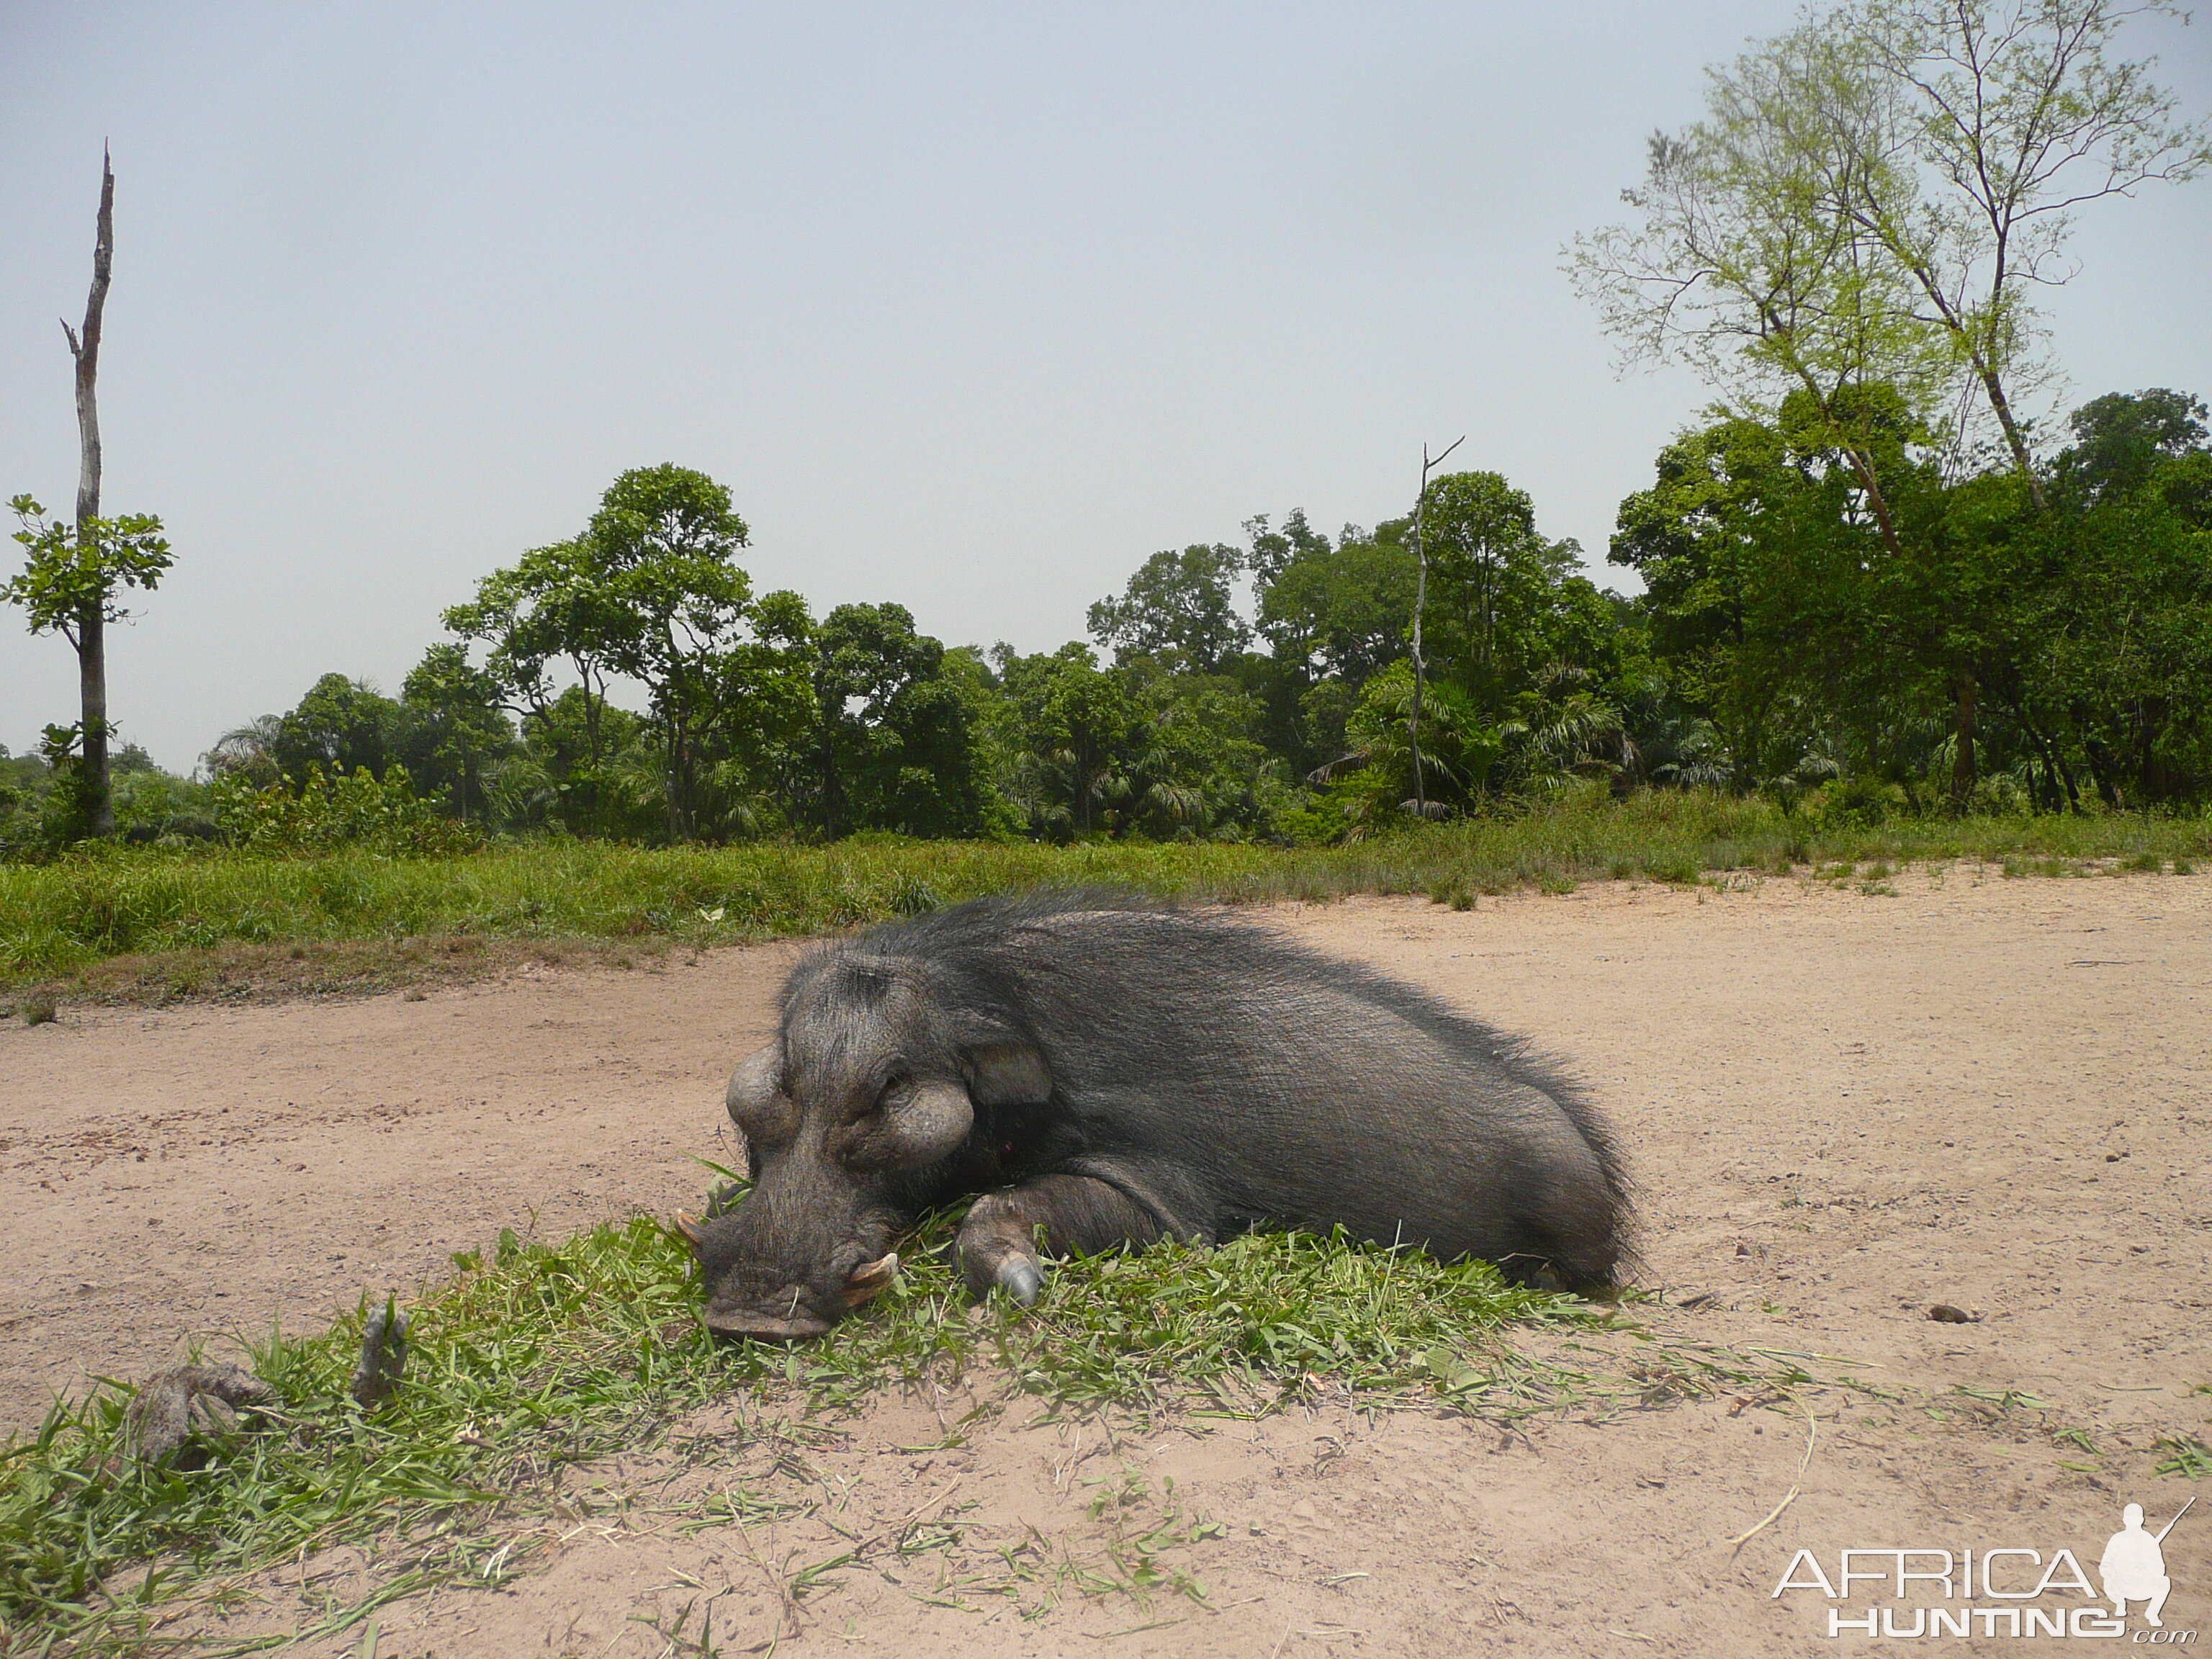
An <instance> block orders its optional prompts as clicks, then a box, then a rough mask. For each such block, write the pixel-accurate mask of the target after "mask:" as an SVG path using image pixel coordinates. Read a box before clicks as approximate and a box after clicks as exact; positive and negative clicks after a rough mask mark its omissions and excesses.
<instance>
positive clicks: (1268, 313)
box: [0, 0, 2212, 769]
mask: <svg viewBox="0 0 2212 1659" xmlns="http://www.w3.org/2000/svg"><path fill="white" fill-rule="evenodd" d="M1789 17H1790V8H1789V7H1788V6H1786V5H1782V4H1773V3H1752V0H1734V3H1707V4H1697V5H1689V4H1674V5H1666V6H1659V5H1550V6H1534V5H1460V6H1449V7H1448V6H1418V5H1405V6H1396V7H1389V8H1383V7H1377V6H1375V5H1361V6H1349V5H1346V6H1338V7H1294V6H1287V5H1279V4H1278V5H1269V6H1265V7H1260V6H1254V7H1243V8H1237V7H1230V6H1225V5H1207V6H1189V5H1177V6H1155V7H1139V6H1134V5H1128V4H1121V5H1115V6H1111V7H1096V8H1090V9H1074V8H1048V7H1043V6H1037V5H1023V6H1014V5H1007V6H1004V7H996V8H992V7H977V6H945V5H933V6H927V7H921V6H915V7H904V8H895V7H889V6H883V7H871V8H851V7H844V8H833V7H823V6H782V7H775V8H768V7H753V8H744V7H734V6H713V7H708V6H700V7H692V8H687V7H680V6H672V5H666V6H653V7H622V8H612V7H608V8H601V9H563V8H556V7H550V6H544V5H532V6H518V7H513V8H511V9H497V8H494V7H489V6H487V7H477V8H469V9H465V10H464V9H457V8H452V7H448V6H436V7H431V6H416V7H408V6H399V5H383V6H378V7H374V8H368V7H362V8H344V7H339V6H334V5H333V6H290V7H280V6H273V5H272V6H266V7H249V6H196V7H182V6H172V5H143V6H131V5H118V4H97V3H94V4H63V3H58V0H48V3H45V4H40V5H24V4H7V5H0V64H4V65H5V73H6V79H5V83H4V84H5V88H6V90H5V93H4V94H3V95H0V225H4V227H5V228H6V249H7V253H6V258H5V260H4V263H0V495H7V494H12V493H13V492H15V491H17V490H29V491H31V492H33V494H35V495H38V496H39V497H40V499H41V500H42V501H45V502H46V505H47V506H48V507H50V508H54V509H56V510H58V511H64V512H65V511H67V510H68V508H69V506H70V502H71V501H73V499H74V496H75V490H76V428H75V423H74V417H73V414H72V410H71V406H70V392H69V385H70V380H69V374H70V365H69V356H68V352H67V349H66V347H65V346H64V343H63V341H62V337H61V331H60V329H59V328H58V326H57V325H56V319H57V318H58V317H62V316H68V317H70V318H71V319H75V318H76V316H77V315H79V314H80V313H82V308H83V305H84V290H85V284H86V281H87V278H88V275H89V270H90V260H91V244H92V218H93V209H94V204H95V200H96V196H97V190H98V178H99V157H100V143H101V140H102V139H103V138H106V139H108V140H110V141H112V144H113V147H114V154H115V165H116V173H117V179H118V185H117V207H116V224H117V230H116V238H117V254H116V266H115V286H114V292H113V295H112V299H111V301H110V303H109V307H108V335H107V343H106V349H105V355H104V357H103V361H102V366H101V377H100V380H101V412H102V422H103V427H104V429H105V434H106V442H107V473H106V480H107V482H106V507H107V509H108V510H109V511H110V512H117V511H125V510H132V509H143V510H149V511H155V512H159V513H161V514H162V515H163V517H164V518H165V519H166V520H167V523H168V526H169V530H170V533H171V537H172V539H173V542H174V544H175V545H176V548H177V551H178V556H179V557H178V566H177V568H176V570H175V571H174V572H173V574H172V578H171V580H170V581H169V583H168V584H167V586H164V588H163V589H162V590H161V592H159V593H157V594H155V595H154V596H153V597H152V598H151V599H148V600H146V601H145V602H144V603H143V605H142V606H141V607H140V611H141V615H140V617H139V619H138V620H137V622H136V623H134V624H133V625H132V626H131V628H129V629H125V630H122V631H121V632H119V633H118V635H116V636H114V638H113V642H112V646H111V653H112V708H113V709H114V711H115V714H116V717H117V718H118V720H119V722H120V724H121V726H122V730H123V734H124V736H125V738H131V739H135V740H137V741H139V742H143V744H146V745H147V747H148V748H149V749H150V750H152V751H153V753H154V755H155V757H156V758H157V759H158V760H160V761H161V763H163V764H165V765H167V766H170V767H172V768H177V769H189V768H190V767H191V764H192V763H193V762H194V761H195V759H196V758H197V756H198V754H199V753H200V751H201V750H204V749H205V748H206V747H207V746H208V744H210V742H211V741H212V740H213V738H215V737H216V734H217V733H218V732H220V731H222V729H223V728H224V727H226V726H231V725H234V724H236V723H238V722H240V721H242V720H246V719H248V718H250V717H252V715H255V714H263V713H266V712H271V711H276V710H280V709H283V708H288V707H289V706H290V705H291V704H292V703H293V702H295V701H296V700H297V699H298V697H299V696H300V694H301V692H302V691H303V690H306V689H307V686H308V685H309V684H311V683H312V682H313V679H314V678H315V677H316V676H318V675H319V674H321V673H324V672H325V671H331V670H337V671H343V672H345V673H347V674H352V675H362V676H366V677H368V678H371V679H373V680H374V681H376V682H378V683H380V684H382V685H383V686H384V687H385V688H386V690H395V691H396V690H397V689H398V682H399V680H400V678H402V677H403V676H404V674H405V672H406V671H407V669H408V668H409V667H410V665H412V664H413V663H414V662H415V661H416V659H417V658H418V657H419V656H420V655H421V653H422V649H423V647H425V646H426V645H427V644H428V643H429V642H430V641H432V640H433V639H435V638H436V637H438V633H439V630H438V623H437V617H438V612H439V611H440V610H441V608H442V607H443V606H445V605H449V604H452V603H453V602H454V601H456V600H458V599H463V598H465V597H466V596H467V595H468V593H469V592H470V591H471V586H472V584H473V582H474V580H475V579H476V578H477V577H478V576H480V575H481V574H483V573H484V572H485V571H487V570H489V569H490V568H493V567H494V566H495V565H496V564H499V563H501V562H507V561H510V560H512V559H513V557H514V556H516V555H517V554H519V553H520V552H521V551H522V550H524V549H526V548H527V547H531V546H534V545H538V544H543V543H544V542H547V541H550V540H553V539H556V538H559V537H562V536H564V535H567V534H570V533H572V532H574V531H575V530H577V529H578V528H580V526H582V524H583V522H584V520H585V519H586V516H587V515H588V514H589V513H590V510H591V508H592V504H593V502H594V501H596V499H597V497H598V495H599V491H600V490H602V489H605V486H606V484H607V483H608V482H609V481H610V480H611V478H612V477H614V475H615V474H616V473H617V471H621V470H622V469H623V468H624V467H627V466H632V465H644V464H648V463H653V462H658V461H662V460H674V461H678V462H681V463H684V464H685V465H692V466H697V467H701V468H703V469H705V470H706V471H709V472H711V473H713V474H714V476H715V477H718V478H720V479H721V480H722V481H723V482H724V483H727V484H728V485H729V486H730V487H731V489H732V490H733V491H734V492H735V495H736V498H737V501H738V507H739V509H740V510H741V511H742V512H743V513H744V514H745V516H746V518H747V519H748V520H750V523H751V525H752V527H753V539H754V548H753V550H752V552H751V554H750V557H749V558H748V559H747V560H746V565H747V568H749V569H750V572H751V573H752V575H753V577H754V580H755V583H756V585H757V587H758V588H760V589H762V590H766V589H769V588H774V587H781V586H791V587H796V588H798V589H799V590H800V591H801V592H805V594H806V595H807V597H808V598H809V599H810V600H811V601H812V603H813V604H814V605H815V607H816V608H817V612H818V611H820V610H822V609H823V608H826V607H827V606H829V605H834V604H837V603H841V602H843V601H847V600H854V599H871V600H879V599H895V600H897V601H899V602H900V603H902V604H904V605H908V607H909V608H911V609H912V610H913V611H914V612H915V616H916V617H918V618H919V620H920V622H921V624H922V626H923V627H924V628H925V629H927V630H928V631H930V632H932V633H934V634H937V635H939V636H940V637H942V638H944V639H945V640H946V641H948V642H949V643H955V644H957V643H964V642H975V643H980V644H988V643H990V642H991V641H994V640H997V639H1001V638H1003V639H1006V640H1010V641H1012V642H1013V643H1014V644H1016V645H1017V646H1018V647H1022V648H1024V649H1037V648H1043V647H1052V646H1055V645H1057V644H1059V643H1060V641H1064V640H1066V639H1070V638H1076V637H1080V636H1081V635H1082V629H1083V613H1084V609H1085V606H1086V605H1088V604H1089V603H1090V602H1091V600H1092V599H1097V597H1099V596H1100V595H1101V594H1103V593H1105V592H1109V591H1110V590H1113V589H1115V588H1118V587H1119V586H1120V585H1121V582H1122V581H1123V580H1125V579H1126V577H1127V574H1128V573H1129V572H1130V571H1131V570H1132V569H1133V568H1135V566H1136V565H1137V564H1138V563H1139V562H1140V561H1141V560H1142V559H1143V558H1144V557H1145V556H1146V555H1147V554H1148V553H1151V552H1152V551H1153V550H1157V549H1159V548H1163V547H1168V546H1170V545H1174V546H1180V545H1182V544H1184V543H1187V542H1191V541H1212V540H1217V539H1235V538H1237V535H1238V528H1237V527H1238V525H1239V523H1240V521H1241V520H1243V519H1245V518H1247V517H1249V515H1250V514H1252V513H1258V512H1265V513H1272V514H1275V515H1278V516H1279V515H1280V514H1281V513H1284V512H1285V511H1286V510H1287V509H1289V508H1291V507H1297V506H1303V507H1305V508H1306V510H1307V511H1308V513H1310V516H1311V517H1312V518H1313V520H1314V521H1315V522H1316V524H1318V525H1321V526H1323V527H1325V528H1328V529H1329V530H1332V531H1334V529H1335V528H1336V527H1337V526H1340V524H1342V523H1344V522H1345V521H1346V520H1354V521H1357V522H1359V523H1363V524H1367V523H1372V522H1373V521H1374V520H1376V519H1378V518H1383V517H1387V516H1389V515H1390V514H1392V513H1397V512H1401V511H1403V510H1405V509H1406V508H1407V507H1408V506H1410V504H1411V499H1412V495H1413V478H1414V474H1415V471H1417V469H1418V465H1419V450H1420V445H1421V442H1422V441H1423V440H1424V439H1428V440H1431V441H1438V442H1442V441H1449V440H1450V439H1452V438H1454V437H1456V436H1458V435H1460V434H1461V433H1462V432H1464V433H1467V434H1468V441H1467V446H1466V447H1465V448H1464V449H1462V451H1461V452H1460V454H1459V455H1458V456H1455V458H1454V464H1455V465H1458V464H1459V463H1460V462H1461V461H1462V460H1464V462H1465V463H1466V464H1468V465H1474V466H1484V467H1494V468H1496V469H1498V470H1499V471H1503V472H1504V473H1505V474H1507V476H1509V477H1511V478H1512V479H1513V480H1514V481H1515V482H1516V483H1519V484H1521V485H1522V486H1524V487H1525V488H1527V489H1529V490H1530V491H1531V492H1532V494H1533V495H1534V498H1535V502H1536V508H1537V514H1538V521H1539V523H1540V525H1541V526H1542V527H1543V529H1544V530H1545V531H1546V532H1547V533H1549V534H1551V535H1554V536H1561V535H1571V536H1574V537H1576V538H1578V539H1580V540H1581V541H1582V543H1583V545H1584V546H1585V547H1586V548H1587V549H1589V553H1590V556H1591V557H1592V558H1593V559H1594V560H1595V561H1597V562H1599V573H1598V574H1599V576H1600V580H1606V581H1610V582H1613V583H1615V584H1616V585H1618V582H1619V576H1618V573H1614V572H1611V571H1610V570H1608V569H1607V568H1605V567H1604V566H1603V564H1602V560H1603V556H1604V548H1605V544H1606V539H1607V534H1608V532H1609V531H1610V529H1611V526H1612V522H1613V508H1614V507H1615V505H1616V503H1617V502H1618V501H1619V500H1620V497H1621V495H1624V494H1626V492H1627V491H1629V490H1631V489H1637V488H1639V487H1641V486H1642V485H1643V484H1644V483H1646V482H1648V480H1649V477H1650V463H1651V459H1652V457H1653V455H1654V453H1656V450H1657V448H1658V447H1659V445H1660V444H1661V443H1662V441H1664V440H1665V439H1666V437H1667V436H1668V434H1669V433H1671V432H1672V431H1674V429H1675V428H1678V427H1679V426H1680V425H1681V424H1682V423H1683V422H1685V421H1686V420H1687V419H1689V418H1690V417H1691V416H1692V415H1693V414H1694V413H1695V411H1696V410H1697V409H1698V407H1699V404H1701V403H1702V402H1703V401H1704V398H1705V394H1704V393H1703V392H1702V391H1701V390H1700V388H1699V386H1697V385H1696V384H1695V383H1694V382H1692V380H1689V379H1688V378H1687V377H1686V376H1684V375H1680V374H1662V375H1657V376H1641V375H1639V376H1637V377H1634V378H1632V379H1630V380H1626V381H1620V380H1615V378H1614V377H1613V373H1612V370H1611V368H1610V355H1609V349H1608V346H1607V343H1606V342H1605V341H1604V340H1603V339H1602V338H1601V336H1600V335H1599V333H1598V331H1597V329H1596V326H1595V323H1594V321H1593V319H1591V317H1590V315H1589V313H1587V312H1586V311H1585V310H1584V309H1583V307H1581V306H1580V305H1579V303H1578V302H1577V301H1576V300H1575V299H1574V297H1573V296H1572V295H1571V293H1570V292H1569V290H1568V288H1567V284H1566V283H1565V279H1564V278H1563V277H1562V276H1560V275H1559V270H1558V263H1559V246H1560V244H1561V243H1562V242H1563V241H1565V240H1566V239H1567V238H1569V237H1570V236H1571V235H1572V234H1574V233H1575V232H1576V231H1577V230H1579V229H1584V228H1591V227H1593V226H1595V225H1597V224H1599V223H1601V222H1605V221H1606V220H1607V219H1608V218H1610V217H1612V216H1613V215H1614V211H1615V206H1616V192H1617V191H1619V190H1620V187H1621V186H1622V185H1626V184H1629V183H1632V182H1633V181H1634V179H1636V177H1637V175H1638V173H1639V172H1640V171H1641V167H1642V161H1643V140H1644V135H1645V134H1646V133H1648V132H1649V131H1650V130H1651V129H1652V128H1653V127H1655V126H1660V125H1667V126H1672V125H1679V124H1680V123H1681V122H1683V121H1684V120H1686V119H1687V118H1690V117H1691V116H1692V114H1693V113H1694V112H1695V110H1696V106H1697V100H1698V94H1699V69H1700V67H1701V66H1702V65H1703V64H1706V63H1708V62H1711V61H1713V60H1715V59H1717V58H1723V57H1726V56H1728V55H1729V54H1730V53H1732V52H1734V51H1735V49H1736V47H1737V46H1738V45H1739V44H1740V43H1741V40H1743V39H1744V37H1746V36H1747V35H1750V34H1756V33H1771V32H1772V31H1774V30H1776V29H1778V28H1779V27H1782V26H1784V24H1785V23H1786V22H1787V21H1789ZM2137 31H2138V33H2137V40H2138V45H2139V49H2140V48H2148V49H2150V50H2154V51H2157V52H2160V54H2161V55H2162V58H2163V60H2164V61H2163V67H2162V70H2161V75H2162V78H2163V79H2165V80H2166V82H2168V83H2169V84H2172V85H2174V86H2176V87H2177V88H2179V90H2180V91H2181V92H2182V94H2183V96H2184V100H2185V106H2186V107H2187V108H2188V109H2189V110H2190V111H2191V112H2203V110H2205V109H2206V108H2207V107H2212V28H2209V27H2207V26H2204V25H2200V26H2199V27H2197V28H2195V29H2191V30H2188V31H2183V30H2181V29H2180V28H2179V27H2177V26H2174V25H2172V24H2169V23H2166V22H2163V21H2152V22H2150V23H2148V24H2143V25H2139V26H2137ZM2075 251H2076V252H2077V254H2078V255H2079V257H2080V258H2081V262H2082V264H2083V267H2084V268H2083V271H2082V274H2081V276H2080V277H2079V278H2078V279H2077V280H2076V281H2075V283H2074V284H2073V285H2072V286H2071V287H2070V288H2069V289H2065V290H2063V292H2062V293H2061V294H2059V295H2057V296H2056V298H2055V300H2054V301H2053V302H2052V304H2051V313H2052V315H2053V318H2054V319H2055V321H2056V324H2057V344H2058V349H2059V354H2060V356H2061V359H2062V361H2063V364H2064V366H2065V368H2066V369H2067V371H2068V373H2069V376H2070V379H2071V382H2072V385H2073V386H2074V389H2075V392H2076V394H2077V396H2076V397H2075V398H2074V399H2073V400H2072V401H2079V400H2080V398H2086V397H2088V396H2092V395H2094V394H2096V393H2099V392H2106V391H2111V390H2135V389H2137V388H2139V387H2142V386H2152V385H2160V386H2177V387H2180V388H2183V389H2185V390H2190V391H2195V392H2203V393H2208V394H2212V331H2208V329H2207V327H2206V325H2205V317H2206V309H2207V307H2206V301H2207V299H2208V297H2212V295H2209V294H2208V290H2212V283H2208V281H2207V276H2206V273H2207V272H2208V271H2212V185H2205V184H2199V185H2192V186H2190V187H2188V188H2186V189H2182V190H2172V189H2167V190H2160V191H2151V192H2148V193H2147V194H2146V195H2145V196H2144V197H2142V199H2141V200H2138V201H2136V202H2120V203H2115V204H2106V205H2105V206H2103V207H2101V208H2100V209H2097V210H2093V212H2092V213H2090V214H2089V215H2088V216H2087V217H2086V220H2085V222H2084V224H2083V227H2082V229H2081V234H2080V235H2079V236H2078V238H2077V240H2076V242H2075ZM7 551H8V552H9V553H12V551H13V550H12V549H10V550H7ZM6 564H7V568H13V567H14V561H13V559H12V557H10V558H8V559H7V560H6ZM75 688H76V681H75V664H74V659H73V658H72V657H71V655H70V651H69V648H68V647H67V646H66V645H65V644H64V643H63V642H62V641H59V640H58V639H51V638H50V639H45V640H36V641H34V640H32V639H31V638H29V637H28V635H27V634H26V633H25V632H24V631H23V629H22V628H21V614H20V613H14V612H11V613H9V615H7V616H4V617H0V742H4V743H6V744H8V745H9V747H10V748H11V749H12V750H15V752H18V753H21V752H22V751H23V750H26V749H27V748H28V747H30V746H31V745H32V744H33V743H34V742H35V740H36V736H37V732H38V729H39V727H40V725H41V724H43V723H44V722H46V721H47V720H60V721H67V720H72V719H74V718H75V716H76V689H75Z"/></svg>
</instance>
